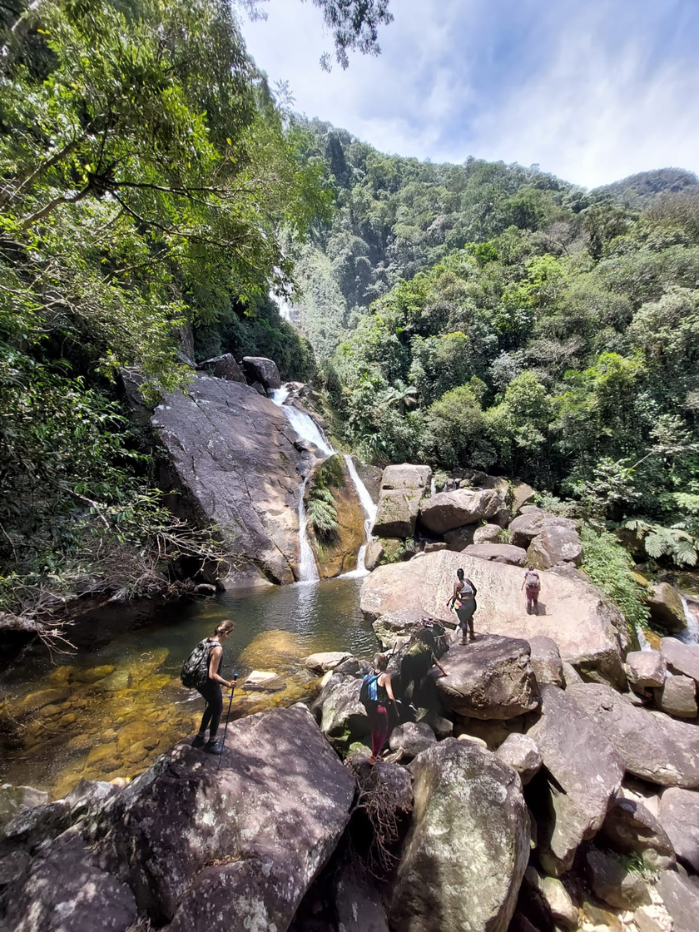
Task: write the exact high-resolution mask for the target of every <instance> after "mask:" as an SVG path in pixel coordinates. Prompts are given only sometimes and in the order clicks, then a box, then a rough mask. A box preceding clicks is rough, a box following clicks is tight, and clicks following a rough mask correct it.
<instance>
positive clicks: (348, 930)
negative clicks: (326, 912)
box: [328, 864, 389, 932]
mask: <svg viewBox="0 0 699 932" xmlns="http://www.w3.org/2000/svg"><path fill="white" fill-rule="evenodd" d="M333 895H334V901H335V911H336V913H337V922H338V925H337V932H389V929H388V918H387V916H386V909H385V907H384V905H383V901H382V899H381V894H380V892H379V890H378V889H377V885H376V881H375V880H374V878H373V877H372V876H371V874H370V873H369V872H368V871H366V870H361V869H360V868H359V867H358V866H357V865H353V864H343V865H342V866H341V867H340V868H339V870H338V871H337V873H336V874H335V876H334V878H333ZM328 932H330V930H328Z"/></svg>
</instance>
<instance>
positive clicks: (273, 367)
mask: <svg viewBox="0 0 699 932" xmlns="http://www.w3.org/2000/svg"><path fill="white" fill-rule="evenodd" d="M243 368H244V369H245V374H246V375H247V377H248V379H249V380H250V382H259V383H260V385H262V387H263V388H266V389H268V390H269V389H270V388H271V389H272V390H274V389H277V388H281V387H282V380H281V376H280V375H279V369H277V364H276V362H274V361H273V360H271V359H267V358H266V357H265V356H243Z"/></svg>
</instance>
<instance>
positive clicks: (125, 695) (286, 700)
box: [0, 579, 376, 795]
mask: <svg viewBox="0 0 699 932" xmlns="http://www.w3.org/2000/svg"><path fill="white" fill-rule="evenodd" d="M360 588H361V580H359V579H336V580H328V581H325V582H322V583H320V584H318V583H315V584H311V585H308V584H306V585H304V584H297V585H294V586H284V587H270V588H267V589H261V590H260V589H258V590H254V591H251V590H248V591H246V592H237V593H228V594H225V595H222V596H221V597H220V598H218V599H216V600H214V601H210V602H199V603H191V604H177V605H174V606H167V607H165V608H162V609H161V610H160V611H158V612H157V613H156V614H155V617H152V618H151V619H150V620H149V621H148V623H147V624H143V623H139V624H138V625H137V626H136V627H133V628H131V629H130V630H125V631H123V633H121V634H119V635H118V636H116V637H113V638H112V639H111V640H108V641H106V642H102V643H101V644H100V646H98V647H96V648H95V649H93V650H81V652H80V653H78V654H75V655H69V656H65V655H64V656H63V657H59V658H57V662H56V663H54V664H52V663H51V662H50V659H49V658H48V656H47V654H46V653H45V652H42V651H36V650H34V651H33V652H32V653H31V654H29V655H28V656H25V657H24V658H23V659H22V660H20V661H19V662H18V663H16V664H14V666H13V667H12V668H11V669H10V670H7V671H6V672H5V673H4V674H3V676H2V679H1V680H0V780H3V781H7V782H10V783H15V784H21V783H27V784H31V785H34V786H38V787H42V788H45V789H49V790H51V791H53V792H54V794H55V795H62V794H63V793H65V792H67V791H69V790H70V788H71V787H72V786H73V785H74V784H75V783H76V782H77V781H78V780H79V779H80V777H82V776H85V777H89V778H90V779H112V778H113V777H116V776H127V777H130V776H134V775H135V774H136V773H139V772H140V771H142V770H143V769H145V767H147V766H148V764H149V763H150V762H151V761H152V760H153V759H154V758H155V757H157V756H158V754H160V753H161V752H162V751H163V750H165V749H166V748H167V747H168V746H169V745H170V744H172V743H174V742H175V741H177V740H178V739H179V738H180V737H181V736H182V735H183V734H187V733H189V732H191V731H192V730H193V728H194V727H195V725H196V724H197V722H198V718H199V716H200V715H201V707H202V704H203V703H202V700H201V699H199V697H198V696H197V694H196V693H190V692H189V691H187V690H184V689H183V688H182V687H181V685H180V682H179V672H180V669H181V666H182V663H183V661H184V659H185V658H186V657H187V655H188V654H189V652H190V651H191V649H192V647H193V646H194V645H195V644H196V643H197V641H199V640H201V638H203V637H205V636H206V635H207V634H209V633H211V631H212V630H213V629H214V628H215V626H216V625H217V624H218V622H219V621H221V620H222V619H224V618H232V619H233V620H234V621H235V622H236V629H235V631H234V633H233V636H232V637H231V639H230V640H229V642H228V643H227V645H226V650H225V659H224V663H225V671H226V672H227V673H228V674H231V673H232V672H233V670H236V669H237V670H238V671H239V672H240V674H241V679H240V684H241V685H242V681H243V678H244V676H245V674H247V673H248V672H250V670H251V669H253V668H254V669H259V670H273V671H275V672H278V673H279V674H280V675H281V676H282V678H283V680H284V684H285V688H284V689H283V690H282V691H281V692H276V693H274V694H264V693H245V692H244V691H243V690H242V689H240V687H239V689H238V691H237V696H236V699H235V700H234V714H235V715H236V716H240V715H243V714H250V713H252V712H255V711H259V710H261V709H263V708H267V707H269V706H270V705H279V704H282V705H288V704H290V703H292V702H294V701H297V700H298V699H300V698H303V697H304V696H308V695H310V694H312V693H313V690H314V688H315V680H314V679H313V677H311V676H310V675H309V674H308V673H307V672H306V671H305V669H304V668H303V666H302V664H300V662H299V660H300V658H302V657H305V656H307V655H308V654H310V653H314V652H316V651H331V650H346V651H351V652H352V653H353V654H356V655H361V656H370V655H371V653H372V652H373V651H374V650H375V648H376V640H375V638H374V635H373V632H372V630H371V626H370V625H369V624H367V623H366V622H365V621H364V619H363V617H362V615H361V612H360V610H359V590H360ZM110 611H113V610H110ZM124 615H125V616H126V611H124ZM91 624H94V625H95V626H97V627H96V631H95V633H97V631H98V630H99V627H100V617H99V616H95V617H94V618H93V619H92V621H91ZM101 633H102V634H103V635H104V634H105V632H104V630H103V631H102V632H101Z"/></svg>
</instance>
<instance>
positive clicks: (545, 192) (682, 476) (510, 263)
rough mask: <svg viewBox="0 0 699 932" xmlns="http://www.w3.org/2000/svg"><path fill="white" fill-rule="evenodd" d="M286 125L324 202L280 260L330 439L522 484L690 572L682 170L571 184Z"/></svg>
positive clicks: (697, 258) (698, 335)
mask: <svg viewBox="0 0 699 932" xmlns="http://www.w3.org/2000/svg"><path fill="white" fill-rule="evenodd" d="M303 126H304V129H307V130H310V131H311V132H312V133H313V137H314V139H315V144H314V148H313V150H312V152H313V153H314V154H317V155H322V156H324V157H325V158H326V160H327V161H328V163H329V166H330V171H331V173H332V177H333V179H334V181H335V184H336V187H337V192H338V194H337V202H338V210H337V212H336V214H335V216H334V218H333V222H332V224H330V225H327V224H326V225H324V226H322V227H320V228H319V229H318V231H317V233H316V234H315V235H314V237H313V241H312V242H311V243H309V244H306V245H304V246H301V247H300V248H299V249H298V253H297V263H298V266H297V267H298V272H299V278H300V280H301V281H302V284H303V289H304V297H303V300H302V301H301V302H300V304H299V306H298V309H297V313H298V318H299V323H300V325H301V326H302V328H303V329H304V331H305V332H306V333H307V334H308V336H309V338H310V340H311V342H312V343H313V346H314V348H315V350H316V353H317V355H318V358H319V359H320V360H321V367H322V377H323V378H324V380H325V384H326V386H327V389H328V392H329V397H330V398H331V400H332V405H333V408H334V410H335V413H336V415H337V417H336V425H337V431H338V432H339V433H341V434H342V436H343V437H344V439H345V440H346V442H347V443H348V445H349V446H351V447H352V448H353V449H355V450H357V451H358V452H360V454H361V455H363V456H364V457H365V458H367V459H369V460H372V461H374V462H378V463H387V462H397V461H403V460H411V461H426V462H430V463H432V464H433V465H434V466H436V467H438V468H442V469H445V470H449V469H453V468H455V467H457V466H470V467H475V468H478V469H482V470H486V471H490V472H498V473H502V474H505V475H510V476H519V477H522V478H524V479H526V480H528V481H530V482H532V483H534V484H535V485H536V486H537V487H538V488H540V489H546V490H548V491H549V492H552V493H555V494H556V495H558V496H565V497H571V498H573V499H575V500H576V501H577V502H578V503H579V504H578V510H579V511H581V512H582V513H585V514H589V515H593V516H596V517H597V518H599V519H605V520H607V521H609V522H612V523H613V524H618V523H620V522H622V521H625V522H626V524H628V525H629V526H630V528H631V529H632V530H633V531H634V533H635V535H636V536H637V537H639V538H641V539H644V540H645V543H646V549H647V552H648V553H649V554H650V555H652V556H655V557H659V556H661V555H662V554H667V555H671V556H673V557H675V558H676V559H678V560H680V561H686V562H694V560H695V543H696V537H697V535H698V534H699V522H698V520H697V519H698V517H699V485H698V484H697V480H698V479H699V472H698V470H699V457H698V453H699V444H698V442H697V441H699V436H698V435H697V422H696V413H697V408H698V407H699V375H698V373H697V352H698V350H699V316H698V309H699V303H698V302H699V290H697V287H698V284H699V185H698V184H697V179H696V177H695V176H694V175H693V174H691V173H689V172H683V171H680V170H676V169H666V170H660V171H657V172H649V173H645V174H643V175H638V176H635V177H632V178H629V179H626V181H624V182H619V183H618V184H616V185H611V186H609V187H607V188H604V189H600V190H599V191H594V192H586V191H584V190H582V189H580V188H576V187H574V186H572V185H570V184H567V183H565V182H562V181H560V180H559V179H557V178H555V177H552V176H551V175H546V174H544V173H542V172H540V171H539V170H538V168H537V167H536V166H534V167H532V168H530V169H525V168H522V167H521V166H518V165H511V166H508V165H505V164H503V163H497V164H493V163H487V162H482V161H478V160H475V159H469V160H468V161H467V162H466V163H465V164H464V165H462V166H456V165H433V164H431V163H421V162H418V161H416V160H414V159H404V158H398V157H395V156H385V155H382V154H380V153H378V152H376V151H375V150H373V149H372V148H371V147H369V146H367V145H365V144H364V143H361V142H359V141H357V140H355V139H353V138H352V137H351V136H350V135H349V134H348V133H345V132H343V131H340V130H335V129H333V128H332V127H331V126H329V125H327V124H322V123H318V122H314V123H311V124H303ZM641 549H642V548H641Z"/></svg>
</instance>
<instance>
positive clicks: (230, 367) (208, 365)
mask: <svg viewBox="0 0 699 932" xmlns="http://www.w3.org/2000/svg"><path fill="white" fill-rule="evenodd" d="M197 369H200V370H202V371H204V372H208V374H209V375H213V377H214V378H215V379H225V380H226V381H227V382H245V376H244V375H243V370H242V369H241V368H240V366H239V365H238V363H237V362H236V361H235V357H234V356H233V355H232V354H231V353H224V354H223V356H213V357H212V358H211V359H205V360H204V362H200V363H199V365H198V366H197Z"/></svg>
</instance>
